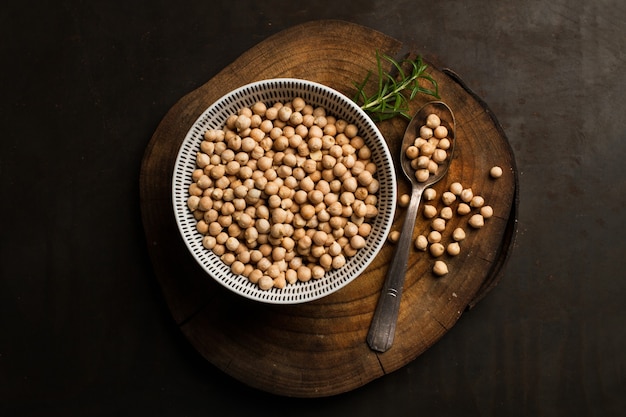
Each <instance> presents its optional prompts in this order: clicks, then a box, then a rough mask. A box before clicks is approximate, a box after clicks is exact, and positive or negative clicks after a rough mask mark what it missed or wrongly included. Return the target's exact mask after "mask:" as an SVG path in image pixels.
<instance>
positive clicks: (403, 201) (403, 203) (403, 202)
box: [398, 188, 431, 207]
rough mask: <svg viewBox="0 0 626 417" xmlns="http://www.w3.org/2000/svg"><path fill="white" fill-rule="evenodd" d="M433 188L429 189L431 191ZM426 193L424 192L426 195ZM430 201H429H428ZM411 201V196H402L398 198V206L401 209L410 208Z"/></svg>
mask: <svg viewBox="0 0 626 417" xmlns="http://www.w3.org/2000/svg"><path fill="white" fill-rule="evenodd" d="M430 189H431V188H429V190H430ZM425 192H426V191H424V193H425ZM427 200H428V199H427ZM410 201H411V196H410V195H408V194H402V195H400V196H399V197H398V205H399V206H400V207H408V206H409V202H410Z"/></svg>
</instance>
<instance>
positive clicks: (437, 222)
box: [430, 218, 446, 233]
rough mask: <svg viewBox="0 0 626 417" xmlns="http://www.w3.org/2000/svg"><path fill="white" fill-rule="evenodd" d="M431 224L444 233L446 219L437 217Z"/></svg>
mask: <svg viewBox="0 0 626 417" xmlns="http://www.w3.org/2000/svg"><path fill="white" fill-rule="evenodd" d="M430 226H431V227H432V229H433V230H436V231H438V232H440V233H442V232H443V231H444V230H446V221H445V220H444V219H442V218H436V219H435V220H433V221H432V223H431V224H430Z"/></svg>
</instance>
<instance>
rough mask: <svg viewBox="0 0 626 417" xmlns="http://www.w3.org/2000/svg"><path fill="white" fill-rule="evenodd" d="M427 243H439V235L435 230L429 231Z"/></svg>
mask: <svg viewBox="0 0 626 417" xmlns="http://www.w3.org/2000/svg"><path fill="white" fill-rule="evenodd" d="M427 239H428V243H439V242H441V233H440V232H439V231H437V230H433V231H431V232H430V233H429V234H428V236H427Z"/></svg>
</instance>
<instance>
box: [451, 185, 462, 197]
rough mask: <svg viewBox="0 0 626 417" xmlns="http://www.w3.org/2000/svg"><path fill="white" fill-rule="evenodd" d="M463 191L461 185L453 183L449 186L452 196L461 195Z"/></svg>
mask: <svg viewBox="0 0 626 417" xmlns="http://www.w3.org/2000/svg"><path fill="white" fill-rule="evenodd" d="M462 191H463V185H461V183H460V182H453V183H452V184H450V192H451V193H452V194H454V195H461V192H462Z"/></svg>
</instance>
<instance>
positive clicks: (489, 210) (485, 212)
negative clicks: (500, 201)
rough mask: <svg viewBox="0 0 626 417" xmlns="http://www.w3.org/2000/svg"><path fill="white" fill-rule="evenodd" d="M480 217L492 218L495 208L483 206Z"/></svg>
mask: <svg viewBox="0 0 626 417" xmlns="http://www.w3.org/2000/svg"><path fill="white" fill-rule="evenodd" d="M480 215H481V216H483V217H484V218H485V219H488V218H490V217H491V216H493V208H492V207H491V206H482V207H481V208H480Z"/></svg>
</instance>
